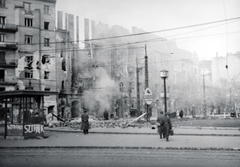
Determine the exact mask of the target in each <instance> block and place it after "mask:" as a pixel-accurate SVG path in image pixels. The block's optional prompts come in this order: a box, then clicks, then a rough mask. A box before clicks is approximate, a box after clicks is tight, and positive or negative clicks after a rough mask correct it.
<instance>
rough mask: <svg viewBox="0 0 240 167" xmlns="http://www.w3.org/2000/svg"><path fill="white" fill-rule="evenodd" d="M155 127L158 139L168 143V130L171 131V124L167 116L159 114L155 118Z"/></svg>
mask: <svg viewBox="0 0 240 167" xmlns="http://www.w3.org/2000/svg"><path fill="white" fill-rule="evenodd" d="M157 126H158V133H159V135H160V139H162V138H166V141H169V135H170V130H172V123H171V120H170V118H169V117H168V116H167V114H166V113H165V114H163V111H161V112H160V116H158V118H157Z"/></svg>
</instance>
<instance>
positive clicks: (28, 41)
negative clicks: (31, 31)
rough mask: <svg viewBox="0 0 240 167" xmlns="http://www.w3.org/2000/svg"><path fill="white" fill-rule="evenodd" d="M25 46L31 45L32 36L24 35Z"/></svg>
mask: <svg viewBox="0 0 240 167" xmlns="http://www.w3.org/2000/svg"><path fill="white" fill-rule="evenodd" d="M25 44H33V36H31V35H25Z"/></svg>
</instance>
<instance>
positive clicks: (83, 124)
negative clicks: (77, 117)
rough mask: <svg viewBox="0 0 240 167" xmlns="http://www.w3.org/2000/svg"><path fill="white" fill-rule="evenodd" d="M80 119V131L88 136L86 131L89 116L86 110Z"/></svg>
mask: <svg viewBox="0 0 240 167" xmlns="http://www.w3.org/2000/svg"><path fill="white" fill-rule="evenodd" d="M81 118H82V126H81V129H82V130H83V133H84V134H85V135H86V134H88V129H89V122H88V119H89V115H88V114H87V110H84V112H83V114H82V116H81Z"/></svg>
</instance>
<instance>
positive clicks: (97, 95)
mask: <svg viewBox="0 0 240 167" xmlns="http://www.w3.org/2000/svg"><path fill="white" fill-rule="evenodd" d="M94 73H95V77H94V86H93V88H92V89H90V90H85V91H84V106H85V107H86V108H88V109H89V110H90V113H93V114H96V116H102V115H103V112H104V111H105V110H107V111H108V112H110V111H111V104H112V95H113V91H114V90H116V86H117V84H115V82H114V81H113V80H112V79H111V77H110V76H109V74H108V73H107V71H106V70H105V69H104V68H102V67H96V69H95V72H94Z"/></svg>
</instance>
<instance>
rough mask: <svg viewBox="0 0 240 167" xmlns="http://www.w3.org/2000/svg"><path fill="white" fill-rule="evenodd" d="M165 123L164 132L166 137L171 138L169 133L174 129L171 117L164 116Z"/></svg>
mask: <svg viewBox="0 0 240 167" xmlns="http://www.w3.org/2000/svg"><path fill="white" fill-rule="evenodd" d="M163 122H164V126H163V131H164V134H165V136H166V137H168V136H169V131H170V129H172V123H171V120H170V118H169V117H167V116H164V117H163Z"/></svg>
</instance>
